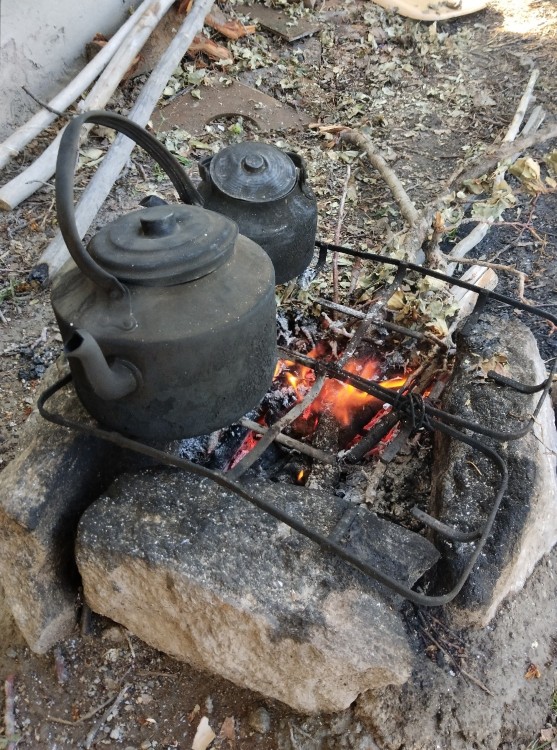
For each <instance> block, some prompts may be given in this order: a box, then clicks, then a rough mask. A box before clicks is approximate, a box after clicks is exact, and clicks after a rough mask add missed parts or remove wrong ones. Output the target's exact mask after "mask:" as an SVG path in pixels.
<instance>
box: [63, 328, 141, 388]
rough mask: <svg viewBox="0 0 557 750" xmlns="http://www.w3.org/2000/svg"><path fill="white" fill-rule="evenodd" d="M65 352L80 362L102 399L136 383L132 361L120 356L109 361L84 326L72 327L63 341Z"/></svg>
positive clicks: (136, 376) (137, 378)
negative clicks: (67, 337) (64, 342)
mask: <svg viewBox="0 0 557 750" xmlns="http://www.w3.org/2000/svg"><path fill="white" fill-rule="evenodd" d="M64 352H65V354H66V356H67V357H68V358H69V359H72V358H73V359H78V360H79V361H80V362H81V364H82V365H83V369H84V370H85V374H86V376H87V379H88V381H89V384H90V385H91V387H92V389H93V390H94V391H95V393H96V394H97V396H99V398H102V399H103V400H105V401H115V400H117V399H120V398H123V397H124V396H127V395H128V394H129V393H132V392H133V391H135V390H136V388H137V386H138V385H139V377H138V374H137V375H136V372H137V371H136V369H135V368H134V367H133V365H130V364H128V363H127V362H125V361H124V360H121V359H116V360H115V361H114V362H113V363H112V364H110V365H109V364H108V362H107V361H106V359H105V357H104V354H103V353H102V351H101V348H100V346H99V345H98V344H97V342H96V341H95V339H94V338H93V336H91V334H90V333H88V332H87V331H84V330H83V329H78V330H76V331H74V333H73V334H72V336H71V337H70V339H69V340H68V341H67V343H66V344H65V345H64Z"/></svg>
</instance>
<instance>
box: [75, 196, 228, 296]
mask: <svg viewBox="0 0 557 750" xmlns="http://www.w3.org/2000/svg"><path fill="white" fill-rule="evenodd" d="M237 236H238V227H237V226H236V224H235V223H234V222H233V221H231V220H230V219H227V218H226V217H225V216H222V215H221V214H217V213H215V212H214V211H207V210H206V209H204V208H199V207H197V206H184V205H165V206H153V207H152V208H143V209H140V210H138V211H132V212H131V213H129V214H125V215H124V216H121V217H120V218H119V219H116V220H115V221H113V222H111V223H110V224H107V225H106V226H105V227H103V228H102V229H101V230H99V231H98V232H97V234H95V236H94V237H93V238H92V239H91V241H90V243H89V246H88V250H89V252H90V254H91V256H92V257H93V258H94V260H95V261H97V263H98V264H99V265H100V266H101V267H102V268H104V269H105V270H106V271H108V272H110V273H111V274H113V275H114V276H116V278H117V279H118V280H119V281H123V282H128V283H131V284H138V285H140V286H174V285H175V284H182V283H184V282H186V281H193V280H194V279H199V278H201V277H202V276H206V275H207V274H209V273H211V272H212V271H214V270H215V269H217V268H218V267H219V266H221V265H222V264H223V263H224V262H225V261H226V260H228V258H229V257H230V256H231V255H232V252H233V250H234V245H235V243H236V238H237Z"/></svg>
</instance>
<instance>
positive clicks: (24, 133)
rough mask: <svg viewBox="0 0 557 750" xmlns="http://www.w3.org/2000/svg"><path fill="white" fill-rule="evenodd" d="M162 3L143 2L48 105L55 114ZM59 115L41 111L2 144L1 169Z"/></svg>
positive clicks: (87, 85) (66, 105)
mask: <svg viewBox="0 0 557 750" xmlns="http://www.w3.org/2000/svg"><path fill="white" fill-rule="evenodd" d="M158 3H159V0H143V3H142V4H141V5H140V6H139V8H138V9H137V10H136V11H135V13H134V14H133V15H132V16H130V18H128V20H127V21H126V22H125V23H123V24H122V26H121V27H120V28H119V29H118V31H117V32H116V33H115V34H114V35H113V36H112V38H111V39H110V41H109V42H107V44H106V45H105V46H104V47H103V48H102V50H101V51H100V52H99V54H98V55H96V56H95V57H94V59H93V60H91V62H90V63H88V64H87V65H86V66H85V67H84V68H83V69H82V70H81V71H80V72H79V73H78V74H77V76H76V77H75V78H74V79H73V80H72V81H70V83H69V84H68V85H67V86H66V87H65V88H64V89H62V91H60V92H59V93H58V94H56V96H55V97H53V98H52V99H51V100H50V101H49V102H48V105H49V107H51V109H53V110H57V111H64V110H65V109H67V108H68V107H69V106H70V104H72V103H73V102H74V101H75V100H76V99H77V98H78V97H79V96H81V94H82V93H83V92H84V91H85V89H87V88H88V87H89V86H90V85H91V84H92V83H93V81H94V80H95V79H96V78H97V77H98V75H99V74H100V73H101V71H102V70H103V69H104V68H105V67H106V65H107V64H108V62H109V61H110V59H111V58H112V57H113V55H114V54H115V53H116V51H117V50H118V48H119V47H120V45H121V44H122V43H123V42H124V40H125V39H126V37H127V36H128V34H129V33H130V32H131V30H132V29H133V28H134V27H135V26H136V24H138V23H139V22H140V21H141V19H142V18H143V16H144V15H145V14H146V13H149V12H150V11H151V10H152V9H153V8H155V7H156V6H157V5H158ZM57 116H58V115H56V114H54V113H53V112H52V111H48V110H45V109H42V110H40V111H39V112H37V113H36V114H34V115H33V117H31V119H30V120H29V121H28V122H26V123H25V124H24V125H21V127H19V128H18V129H17V130H16V131H14V132H13V133H12V134H11V135H10V136H9V137H8V138H6V140H5V141H4V142H3V143H2V144H0V169H1V168H2V167H5V166H6V164H7V163H8V162H9V161H10V159H11V158H12V157H14V156H16V155H17V154H19V153H20V151H22V149H24V148H25V146H26V145H27V144H28V143H30V142H31V141H32V140H33V138H36V137H37V136H38V135H39V133H41V132H42V131H43V130H44V129H45V128H46V127H48V126H49V125H50V124H51V123H52V122H54V120H55V119H56V117H57Z"/></svg>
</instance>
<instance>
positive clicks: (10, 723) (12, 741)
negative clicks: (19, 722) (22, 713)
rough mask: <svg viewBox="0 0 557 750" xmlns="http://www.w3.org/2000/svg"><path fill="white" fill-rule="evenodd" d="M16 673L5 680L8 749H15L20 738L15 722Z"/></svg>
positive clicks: (5, 717) (5, 719)
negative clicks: (17, 735) (17, 736)
mask: <svg viewBox="0 0 557 750" xmlns="http://www.w3.org/2000/svg"><path fill="white" fill-rule="evenodd" d="M14 683H15V674H10V675H8V676H7V677H6V679H5V680H4V696H5V704H4V731H5V733H6V739H7V741H8V744H7V745H6V748H7V750H15V748H16V747H17V743H18V740H17V739H16V731H17V726H16V723H15V714H14V703H15V690H14Z"/></svg>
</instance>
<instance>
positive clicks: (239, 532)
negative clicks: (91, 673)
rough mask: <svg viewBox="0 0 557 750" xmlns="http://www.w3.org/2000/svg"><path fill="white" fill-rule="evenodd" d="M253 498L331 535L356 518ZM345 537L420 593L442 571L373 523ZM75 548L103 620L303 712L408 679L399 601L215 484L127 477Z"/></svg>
mask: <svg viewBox="0 0 557 750" xmlns="http://www.w3.org/2000/svg"><path fill="white" fill-rule="evenodd" d="M250 488H251V489H252V491H254V492H256V493H258V494H260V495H262V496H263V497H264V498H266V499H267V500H272V501H275V502H276V503H277V504H278V505H279V506H280V507H281V508H283V509H286V510H287V511H288V512H289V513H291V514H293V515H296V516H297V517H298V518H301V519H303V520H304V521H306V522H307V523H309V524H311V525H313V526H314V527H318V528H319V529H320V530H321V531H322V532H324V533H327V534H328V533H330V532H331V530H332V529H333V527H334V526H335V524H336V523H337V522H338V520H339V518H340V517H341V515H342V513H343V511H344V510H345V509H346V508H347V507H348V504H347V503H346V502H345V501H344V500H341V499H340V498H337V497H334V496H332V495H328V494H327V493H324V492H319V491H316V490H309V489H307V488H303V487H296V486H293V485H284V484H273V483H269V482H265V483H264V482H256V483H253V484H250ZM346 537H347V538H348V541H347V542H346V544H347V546H348V547H349V548H350V547H351V545H352V547H351V548H352V549H354V548H355V547H356V548H357V549H358V551H361V550H367V554H368V555H369V556H370V559H373V560H374V561H376V562H378V563H379V564H381V565H383V566H385V567H386V568H390V570H391V572H394V573H396V574H397V575H398V576H399V577H401V578H403V579H404V577H406V581H407V582H409V583H412V582H414V581H415V580H416V579H417V578H419V577H420V576H421V575H422V574H423V572H424V571H425V570H426V569H428V568H429V567H431V566H432V565H433V564H434V563H435V561H436V560H437V557H438V553H437V551H436V550H435V548H434V547H433V546H432V545H430V543H429V542H427V540H425V539H424V538H423V537H421V536H419V535H417V534H414V533H413V532H410V531H408V530H406V529H402V528H401V527H398V526H395V525H394V524H391V523H389V522H387V521H382V520H380V519H378V518H377V517H376V516H374V515H373V514H372V513H371V512H369V511H365V513H363V514H362V515H358V516H357V517H356V518H355V520H354V522H353V524H352V526H351V527H350V529H349V531H348V532H347V534H346ZM76 547H77V562H78V566H79V570H80V573H81V575H82V579H83V586H84V591H85V596H86V599H87V601H88V603H89V605H90V606H91V607H92V609H93V610H94V611H96V612H99V613H101V614H103V615H106V616H108V617H110V618H112V619H113V620H115V621H116V622H119V623H121V624H122V625H124V626H125V627H126V628H128V629H129V630H130V631H132V632H133V633H135V634H136V635H137V636H139V637H140V638H142V639H143V640H144V641H146V642H147V643H149V644H150V645H152V646H154V647H156V648H158V649H159V650H162V651H165V652H166V653H168V654H170V655H172V656H175V657H176V658H179V659H182V660H185V661H187V662H188V663H190V664H192V665H193V666H195V667H197V668H203V669H207V670H210V671H212V672H216V673H217V674H220V675H222V676H223V677H225V678H227V679H229V680H231V681H232V682H234V683H236V684H237V685H240V686H243V687H248V688H250V689H252V690H256V691H258V692H261V693H263V694H264V695H266V696H269V697H272V698H277V699H279V700H281V701H283V702H285V703H287V704H288V705H290V706H292V707H293V708H295V709H296V710H299V711H303V712H305V713H316V712H332V711H338V710H341V709H343V708H346V707H347V706H348V705H350V703H352V702H353V701H354V699H355V698H356V697H357V696H358V695H359V694H360V693H361V692H362V691H364V690H368V689H370V688H372V687H373V688H378V687H381V686H385V685H389V684H400V683H403V682H404V681H405V680H406V679H407V678H408V676H409V674H410V669H411V665H412V652H411V649H410V647H409V644H408V641H407V637H406V632H405V626H404V624H403V621H402V618H401V616H400V614H399V612H398V611H397V605H398V603H399V600H398V599H397V598H396V597H395V596H394V595H392V594H390V593H388V592H385V591H384V590H382V589H381V587H380V586H379V585H378V584H376V583H374V582H373V581H371V580H370V579H368V578H366V577H365V576H363V575H362V574H361V573H359V572H358V571H356V570H354V569H353V568H352V567H350V566H348V565H347V564H346V563H344V562H342V561H340V560H339V559H338V558H336V556H331V555H328V554H326V553H324V552H323V551H322V550H321V549H320V548H318V547H317V546H316V545H314V544H313V543H312V542H310V541H309V540H307V539H305V538H304V537H302V536H301V535H299V534H298V533H297V532H294V531H292V530H291V529H290V528H289V527H288V526H286V525H285V524H283V523H280V522H278V521H277V520H275V519H274V518H272V517H270V516H269V515H267V514H265V513H263V512H261V511H260V510H258V509H257V508H254V507H253V506H251V504H249V503H248V502H246V501H245V500H242V499H241V498H238V497H237V496H235V495H234V494H232V493H229V492H225V491H224V490H222V489H221V488H219V487H218V486H217V485H215V484H214V483H212V482H210V481H209V480H203V481H198V480H196V479H194V478H192V477H191V476H189V475H187V474H185V473H183V472H174V471H169V470H160V471H150V472H144V473H142V474H140V475H135V476H122V477H119V478H118V479H117V480H116V482H115V483H114V484H113V485H112V487H111V488H110V489H109V491H108V492H107V493H106V494H105V495H104V496H103V497H102V498H100V499H99V500H98V501H97V502H96V503H94V504H93V505H92V506H91V507H90V508H89V509H88V510H87V511H86V512H85V514H84V516H83V518H82V520H81V523H80V526H79V531H78V539H77V545H76ZM374 548H376V549H377V550H378V552H377V554H376V553H374ZM388 558H390V559H388Z"/></svg>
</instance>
